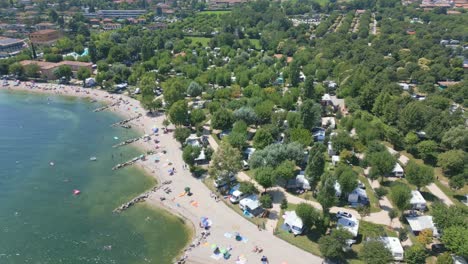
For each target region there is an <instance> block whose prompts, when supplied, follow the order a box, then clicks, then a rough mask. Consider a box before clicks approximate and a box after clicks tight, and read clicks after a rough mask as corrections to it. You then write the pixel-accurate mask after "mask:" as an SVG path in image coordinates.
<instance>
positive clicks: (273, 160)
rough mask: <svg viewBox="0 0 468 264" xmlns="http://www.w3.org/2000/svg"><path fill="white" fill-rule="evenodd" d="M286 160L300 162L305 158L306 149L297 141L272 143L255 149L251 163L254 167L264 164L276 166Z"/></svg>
mask: <svg viewBox="0 0 468 264" xmlns="http://www.w3.org/2000/svg"><path fill="white" fill-rule="evenodd" d="M285 160H292V161H295V162H296V164H299V163H300V162H302V161H303V160H304V149H303V148H302V145H301V144H299V143H297V142H292V143H288V144H271V145H268V146H267V147H265V148H264V149H261V150H257V151H255V152H254V153H253V154H252V156H251V157H250V160H249V163H250V167H252V168H254V169H255V168H259V167H263V166H270V167H275V166H277V165H278V164H280V163H281V162H283V161H285Z"/></svg>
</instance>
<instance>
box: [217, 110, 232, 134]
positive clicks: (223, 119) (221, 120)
mask: <svg viewBox="0 0 468 264" xmlns="http://www.w3.org/2000/svg"><path fill="white" fill-rule="evenodd" d="M233 122H234V116H233V114H232V112H231V111H230V110H228V109H225V108H220V109H219V110H218V111H216V112H215V113H214V114H213V116H212V118H211V126H212V127H213V128H214V129H223V130H224V129H229V128H231V126H232V123H233Z"/></svg>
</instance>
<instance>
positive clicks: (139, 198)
mask: <svg viewBox="0 0 468 264" xmlns="http://www.w3.org/2000/svg"><path fill="white" fill-rule="evenodd" d="M171 183H172V181H165V182H163V183H162V184H161V185H159V186H155V187H153V188H151V190H149V191H147V192H144V193H142V194H140V195H138V196H137V197H135V198H133V199H132V200H130V201H128V202H126V203H124V204H122V205H121V206H119V207H117V208H115V209H114V211H112V212H114V213H121V212H123V211H125V210H127V209H128V208H130V207H132V206H133V205H135V204H136V203H140V202H144V201H146V199H147V198H148V197H149V195H150V194H151V193H155V192H157V191H158V190H159V189H161V188H163V187H164V186H165V185H168V184H171Z"/></svg>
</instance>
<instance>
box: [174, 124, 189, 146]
mask: <svg viewBox="0 0 468 264" xmlns="http://www.w3.org/2000/svg"><path fill="white" fill-rule="evenodd" d="M189 136H190V129H188V128H186V127H176V129H175V130H174V138H175V139H176V140H177V141H179V143H180V144H184V143H185V140H186V139H187V138H188V137H189Z"/></svg>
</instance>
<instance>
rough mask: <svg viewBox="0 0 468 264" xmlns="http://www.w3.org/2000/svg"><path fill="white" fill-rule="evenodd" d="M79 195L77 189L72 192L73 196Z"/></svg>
mask: <svg viewBox="0 0 468 264" xmlns="http://www.w3.org/2000/svg"><path fill="white" fill-rule="evenodd" d="M80 193H81V191H80V190H77V189H75V190H73V195H79V194H80Z"/></svg>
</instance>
